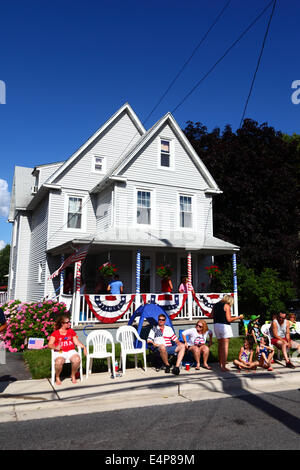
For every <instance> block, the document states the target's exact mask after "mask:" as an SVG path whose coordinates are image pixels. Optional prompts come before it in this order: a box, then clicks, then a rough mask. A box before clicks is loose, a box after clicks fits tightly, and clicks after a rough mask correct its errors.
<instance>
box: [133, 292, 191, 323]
mask: <svg viewBox="0 0 300 470" xmlns="http://www.w3.org/2000/svg"><path fill="white" fill-rule="evenodd" d="M142 298H143V302H144V304H146V303H156V304H158V305H160V306H161V307H162V308H163V309H164V310H165V312H166V313H167V314H168V315H169V317H170V318H171V320H173V319H174V318H175V317H177V315H178V314H179V313H180V312H181V310H182V309H183V306H184V304H185V302H186V299H187V294H142Z"/></svg>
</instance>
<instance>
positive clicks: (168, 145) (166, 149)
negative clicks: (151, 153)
mask: <svg viewBox="0 0 300 470" xmlns="http://www.w3.org/2000/svg"><path fill="white" fill-rule="evenodd" d="M173 166H174V162H173V152H172V142H171V140H167V139H160V148H159V167H160V168H169V169H173Z"/></svg>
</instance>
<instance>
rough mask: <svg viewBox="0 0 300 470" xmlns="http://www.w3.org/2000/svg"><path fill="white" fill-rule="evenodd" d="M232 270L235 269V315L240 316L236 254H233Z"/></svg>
mask: <svg viewBox="0 0 300 470" xmlns="http://www.w3.org/2000/svg"><path fill="white" fill-rule="evenodd" d="M232 270H233V298H234V315H236V316H238V314H239V309H238V289H237V275H236V254H235V253H234V254H233V255H232Z"/></svg>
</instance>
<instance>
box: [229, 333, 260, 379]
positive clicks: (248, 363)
mask: <svg viewBox="0 0 300 470" xmlns="http://www.w3.org/2000/svg"><path fill="white" fill-rule="evenodd" d="M252 347H253V342H252V340H251V338H246V339H245V341H244V345H243V346H242V347H241V349H240V353H239V358H238V359H234V361H233V364H234V365H235V366H236V367H237V369H238V370H239V372H240V371H241V370H256V368H257V366H258V361H253V349H252Z"/></svg>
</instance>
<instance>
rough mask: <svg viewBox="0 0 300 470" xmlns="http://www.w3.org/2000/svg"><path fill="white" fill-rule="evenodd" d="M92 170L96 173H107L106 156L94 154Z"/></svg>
mask: <svg viewBox="0 0 300 470" xmlns="http://www.w3.org/2000/svg"><path fill="white" fill-rule="evenodd" d="M92 171H94V172H95V173H105V157H100V156H99V155H94V158H93V168H92Z"/></svg>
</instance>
